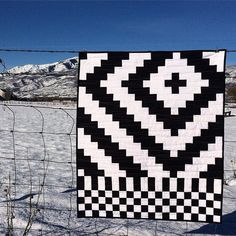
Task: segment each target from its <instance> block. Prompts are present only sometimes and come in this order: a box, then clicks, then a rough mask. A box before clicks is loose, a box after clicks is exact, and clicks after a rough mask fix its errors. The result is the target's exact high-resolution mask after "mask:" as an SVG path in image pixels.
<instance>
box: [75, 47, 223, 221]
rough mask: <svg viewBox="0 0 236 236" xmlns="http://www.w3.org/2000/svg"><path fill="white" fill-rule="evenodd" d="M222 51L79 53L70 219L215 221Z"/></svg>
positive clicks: (220, 142)
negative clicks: (74, 197)
mask: <svg viewBox="0 0 236 236" xmlns="http://www.w3.org/2000/svg"><path fill="white" fill-rule="evenodd" d="M224 79H225V51H224V50H219V51H180V52H96V53H92V52H90V53H89V52H82V53H80V70H79V85H78V113H77V170H78V181H77V187H78V217H108V218H131V219H163V220H181V221H200V222H221V215H222V179H223V136H224V117H223V110H224V88H225V82H224Z"/></svg>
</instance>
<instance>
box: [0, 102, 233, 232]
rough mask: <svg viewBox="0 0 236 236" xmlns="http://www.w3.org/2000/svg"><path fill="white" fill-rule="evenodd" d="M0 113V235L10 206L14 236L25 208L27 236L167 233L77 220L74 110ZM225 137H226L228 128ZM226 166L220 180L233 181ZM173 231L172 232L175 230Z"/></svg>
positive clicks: (11, 108) (6, 109)
mask: <svg viewBox="0 0 236 236" xmlns="http://www.w3.org/2000/svg"><path fill="white" fill-rule="evenodd" d="M0 113H1V118H0V119H1V120H0V124H1V125H0V133H1V136H0V150H1V156H0V160H1V161H0V163H1V165H0V167H1V183H0V186H1V189H2V191H1V192H2V193H4V194H1V202H0V212H1V216H2V220H1V221H0V228H1V230H3V231H4V232H5V231H7V230H9V225H8V226H7V222H6V220H5V219H7V217H9V216H7V214H9V210H11V209H9V208H10V206H9V205H8V203H9V202H13V203H14V205H12V206H11V207H12V208H13V209H12V210H13V230H14V232H15V233H16V234H19V235H23V232H24V231H25V227H26V222H27V220H28V218H29V217H30V209H31V208H34V207H36V208H37V214H36V215H35V217H34V218H33V219H32V227H31V229H30V232H31V234H39V235H52V234H53V235H129V234H130V235H135V234H134V233H133V232H136V235H140V234H139V233H140V231H137V228H138V229H139V230H142V229H145V230H146V229H147V228H148V231H149V233H150V235H159V234H160V235H161V234H165V233H167V232H165V230H164V229H165V228H167V226H165V225H169V224H173V223H170V222H165V221H145V220H143V221H141V220H140V221H137V220H133V221H132V220H115V219H113V220H111V219H110V220H109V219H93V220H91V219H78V218H77V207H76V181H75V180H76V155H75V142H76V136H75V129H76V127H75V124H76V119H75V117H76V107H72V108H66V107H50V106H42V105H37V104H35V105H32V104H31V105H26V104H17V103H16V102H14V103H13V104H12V103H11V102H1V103H0ZM52 116H53V117H54V120H53V121H52V119H51V117H52ZM29 117H30V118H29ZM26 119H27V122H26ZM36 119H37V122H36V123H35V122H34V121H35V120H36ZM225 119H226V121H227V120H229V119H231V123H232V124H233V123H235V122H236V117H229V118H228V117H227V118H225ZM35 124H37V125H35ZM32 129H33V130H32ZM50 129H51V130H50ZM226 132H228V130H227V129H226ZM27 136H28V138H27ZM226 136H227V135H226ZM56 139H58V140H56ZM225 146H226V147H225V152H226V154H227V153H228V152H230V153H232V150H233V152H234V153H233V155H235V153H236V141H235V140H230V138H229V137H227V139H225ZM234 161H235V159H234ZM226 166H227V168H225V170H224V171H225V176H226V177H225V178H229V177H233V176H234V174H235V169H234V166H232V168H229V166H230V165H229V164H227V165H226ZM30 173H31V174H30ZM9 176H10V182H9ZM9 187H10V190H11V196H10V198H7V197H6V194H5V193H6V188H9ZM225 187H228V186H225ZM38 196H39V200H38V199H37V197H38ZM31 200H32V201H31ZM37 201H38V202H37ZM228 201H231V203H232V202H233V203H234V204H235V206H236V196H234V195H233V196H231V195H225V196H224V202H225V203H226V204H227V202H228ZM231 205H232V204H231ZM234 209H236V207H235V208H234ZM231 210H232V209H231ZM230 222H231V223H232V225H234V224H235V223H236V218H235V220H232V219H231V221H229V220H227V223H228V224H230ZM156 224H157V225H156ZM197 225H198V226H202V225H203V224H200V223H199V224H197V223H195V224H194V223H186V224H184V227H183V225H182V226H181V230H182V231H181V232H174V229H173V232H168V234H169V235H171V234H173V235H178V234H179V235H181V234H182V233H183V232H188V231H190V230H191V229H194V227H196V226H197ZM168 227H169V226H168ZM172 227H173V228H174V225H173V226H172ZM175 227H176V226H175ZM234 227H235V226H234ZM135 230H136V231H135ZM131 232H132V233H131ZM216 232H217V231H216Z"/></svg>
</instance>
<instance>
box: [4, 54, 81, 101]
mask: <svg viewBox="0 0 236 236" xmlns="http://www.w3.org/2000/svg"><path fill="white" fill-rule="evenodd" d="M77 68H78V58H77V57H74V58H69V59H66V60H64V61H59V62H55V63H50V64H44V65H31V64H30V65H24V66H16V67H13V68H11V69H10V70H8V71H7V72H5V73H1V74H0V88H1V89H7V90H11V91H12V92H13V95H14V97H15V98H16V99H21V100H54V99H72V100H75V99H76V97H77Z"/></svg>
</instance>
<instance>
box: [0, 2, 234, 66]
mask: <svg viewBox="0 0 236 236" xmlns="http://www.w3.org/2000/svg"><path fill="white" fill-rule="evenodd" d="M235 9H236V1H235V2H234V1H213V0H212V1H210V0H209V1H157V0H156V1H132V0H127V1H114V0H110V1H109V0H107V1H98V0H97V1H1V6H0V22H1V23H0V48H17V49H50V50H57V49H59V50H88V51H103V50H111V51H114V50H116V51H117V50H141V51H143V50H156V51H159V50H188V49H219V48H226V49H236V30H235V26H236V14H235ZM72 56H74V55H73V54H72V55H70V54H41V53H33V54H27V53H3V52H0V58H2V59H3V60H4V61H5V63H6V66H7V67H12V66H14V65H23V64H26V63H47V62H53V61H57V60H61V59H64V58H68V57H72ZM227 63H228V64H236V53H229V54H228V59H227Z"/></svg>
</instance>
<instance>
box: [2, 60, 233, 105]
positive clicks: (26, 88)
mask: <svg viewBox="0 0 236 236" xmlns="http://www.w3.org/2000/svg"><path fill="white" fill-rule="evenodd" d="M77 68H78V58H77V57H74V58H69V59H66V60H64V61H59V62H55V63H50V64H44V65H32V64H30V65H24V66H16V67H13V68H11V69H10V70H8V71H7V73H6V72H5V73H0V89H10V90H11V91H12V92H13V94H14V96H15V97H16V98H17V99H29V100H32V99H34V100H51V99H73V100H75V99H76V96H77ZM232 86H233V87H234V86H235V87H236V65H230V66H228V67H227V69H226V88H229V87H232Z"/></svg>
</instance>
